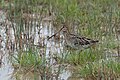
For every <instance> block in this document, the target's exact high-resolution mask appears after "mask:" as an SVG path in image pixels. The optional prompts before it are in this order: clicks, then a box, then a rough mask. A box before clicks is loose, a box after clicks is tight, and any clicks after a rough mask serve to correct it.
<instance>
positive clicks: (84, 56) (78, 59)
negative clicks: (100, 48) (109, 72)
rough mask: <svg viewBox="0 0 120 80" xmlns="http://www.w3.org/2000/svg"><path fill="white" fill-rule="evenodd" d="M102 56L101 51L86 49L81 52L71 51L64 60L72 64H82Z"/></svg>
mask: <svg viewBox="0 0 120 80" xmlns="http://www.w3.org/2000/svg"><path fill="white" fill-rule="evenodd" d="M101 58H102V55H101V53H98V52H96V51H93V50H92V49H88V50H85V51H82V52H78V51H72V52H71V53H70V54H69V55H67V57H66V61H67V62H68V63H70V64H72V65H84V64H86V63H88V62H94V61H96V60H99V59H101Z"/></svg>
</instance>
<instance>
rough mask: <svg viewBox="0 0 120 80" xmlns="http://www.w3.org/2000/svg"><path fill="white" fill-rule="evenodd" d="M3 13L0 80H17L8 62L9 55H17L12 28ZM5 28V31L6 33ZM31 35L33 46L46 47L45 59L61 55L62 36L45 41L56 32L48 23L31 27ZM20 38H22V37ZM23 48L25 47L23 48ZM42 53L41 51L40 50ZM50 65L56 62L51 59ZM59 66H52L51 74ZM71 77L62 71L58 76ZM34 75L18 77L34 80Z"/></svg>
mask: <svg viewBox="0 0 120 80" xmlns="http://www.w3.org/2000/svg"><path fill="white" fill-rule="evenodd" d="M5 16H6V15H5V13H4V12H2V11H0V23H1V25H0V63H1V64H0V80H17V78H16V77H15V76H13V75H12V74H13V72H14V71H15V69H14V68H13V67H12V64H11V63H10V61H9V55H10V54H11V53H12V54H13V53H17V50H16V48H15V47H17V45H15V43H16V42H15V36H14V33H15V32H14V30H13V27H11V26H10V25H11V22H10V21H8V20H7V19H6V17H5ZM6 28H7V31H6ZM31 30H32V31H31V33H30V34H31V35H30V37H32V40H33V45H34V46H39V45H40V46H43V47H44V46H46V51H45V53H46V58H49V57H50V54H51V55H54V54H56V53H57V54H60V53H63V42H64V40H63V35H62V34H61V33H60V35H58V36H56V37H53V38H51V39H50V40H47V37H49V36H51V35H53V34H54V32H56V31H57V29H56V30H55V28H54V27H53V26H52V25H51V23H50V22H45V23H42V24H40V26H33V27H32V29H31ZM22 37H24V36H23V35H22ZM24 48H25V47H24ZM41 51H42V49H41ZM50 63H51V64H56V61H55V60H53V59H52V58H51V59H50ZM57 66H59V65H57V64H56V65H53V66H52V69H53V72H54V71H55V70H58V67H57ZM14 73H15V72H14ZM70 75H71V72H70V71H69V70H64V69H63V70H62V73H60V74H59V76H58V77H59V78H58V79H59V80H67V79H68V77H69V76H70ZM34 77H35V76H34V74H33V73H27V74H26V76H24V74H23V75H22V74H21V75H20V76H19V79H20V80H34V79H35V78H34ZM40 79H41V78H40V76H39V74H37V77H36V80H40Z"/></svg>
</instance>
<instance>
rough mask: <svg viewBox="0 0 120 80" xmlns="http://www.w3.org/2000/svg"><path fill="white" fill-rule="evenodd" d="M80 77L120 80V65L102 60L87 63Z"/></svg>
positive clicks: (112, 61)
mask: <svg viewBox="0 0 120 80" xmlns="http://www.w3.org/2000/svg"><path fill="white" fill-rule="evenodd" d="M80 75H81V76H82V77H83V78H85V79H92V80H98V79H99V80H101V79H105V80H108V79H110V80H117V79H118V78H120V63H119V62H116V61H114V60H101V61H99V62H98V61H97V62H93V63H87V64H86V65H85V66H84V67H81V69H80Z"/></svg>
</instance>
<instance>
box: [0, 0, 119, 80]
mask: <svg viewBox="0 0 120 80" xmlns="http://www.w3.org/2000/svg"><path fill="white" fill-rule="evenodd" d="M1 8H2V9H3V11H5V12H6V14H7V19H6V20H5V23H7V21H9V22H10V23H11V24H9V25H8V24H7V25H5V26H4V27H5V28H6V29H5V31H6V34H8V33H9V32H8V31H9V28H11V27H12V28H13V30H14V37H15V42H11V45H13V46H15V49H16V52H17V54H16V53H15V54H12V57H11V62H12V65H13V67H14V69H15V70H20V71H21V72H22V71H25V72H30V71H31V72H38V73H40V74H42V75H43V76H44V77H43V78H45V77H46V76H47V75H49V77H50V75H52V70H51V65H48V64H47V63H46V61H47V59H46V57H45V55H46V51H44V53H45V55H42V56H41V55H40V52H39V51H38V50H39V49H40V48H41V47H40V48H38V49H36V46H35V45H34V41H35V39H34V35H35V34H36V33H39V34H38V36H40V38H42V37H44V36H42V37H41V35H40V31H39V32H37V31H36V27H37V29H38V30H39V29H41V26H42V28H43V27H44V25H43V24H44V23H47V22H49V23H50V24H51V25H53V28H56V27H57V29H58V28H59V29H60V28H61V27H62V26H63V25H66V26H67V27H68V28H69V29H70V32H71V33H75V34H78V35H82V36H86V37H88V38H90V39H94V40H99V43H98V44H97V45H96V46H95V47H94V48H89V49H86V50H83V51H82V52H81V51H77V50H71V49H69V50H68V51H67V50H66V52H61V55H60V56H59V55H57V54H56V55H57V56H55V57H54V58H56V63H57V64H64V63H65V64H66V63H67V64H70V65H72V66H74V67H76V66H80V67H79V68H80V71H79V72H80V76H81V77H84V78H85V79H89V78H91V79H93V80H94V79H101V78H102V79H108V78H109V79H117V78H118V76H120V72H119V71H120V70H119V69H120V64H119V63H118V62H117V61H113V60H110V61H106V60H107V59H108V58H109V57H108V56H106V54H107V55H109V53H112V54H114V52H116V53H117V54H120V51H119V50H120V48H119V45H120V43H119V42H120V39H119V35H120V33H119V29H120V28H119V25H120V22H119V21H120V10H119V8H120V1H118V0H0V9H1ZM49 18H50V19H49ZM47 26H49V25H47ZM53 28H52V29H53ZM43 31H44V30H43ZM32 33H33V34H32ZM51 34H52V32H51V33H50V35H51ZM60 35H61V34H60ZM7 36H8V35H7ZM8 37H9V36H8ZM64 37H65V36H64ZM9 41H10V40H7V42H6V43H9ZM40 42H42V41H41V40H40ZM51 43H52V42H51ZM61 43H62V42H61ZM24 45H25V46H26V50H24V48H25V47H23V46H24ZM54 45H56V44H54ZM6 46H7V44H6ZM31 46H32V47H33V46H35V48H33V49H32V48H31ZM59 47H60V46H59ZM116 48H117V49H116ZM43 49H45V47H44V48H43ZM53 51H54V50H53ZM110 51H111V52H110ZM112 51H113V52H112ZM13 52H14V51H13ZM67 52H68V53H67ZM10 55H11V54H10ZM51 55H52V53H51ZM52 56H53V55H52ZM117 57H119V56H117ZM110 58H113V57H110ZM101 59H104V60H102V61H101V62H100V60H101ZM98 63H99V64H98ZM76 68H77V67H76ZM78 70H79V69H78ZM47 73H48V74H47ZM59 73H60V72H59V71H58V74H59ZM57 77H58V76H57ZM43 78H42V79H43Z"/></svg>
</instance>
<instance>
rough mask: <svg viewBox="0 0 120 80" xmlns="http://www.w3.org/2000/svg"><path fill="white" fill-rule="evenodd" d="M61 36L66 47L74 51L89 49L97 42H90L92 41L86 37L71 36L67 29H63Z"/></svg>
mask: <svg viewBox="0 0 120 80" xmlns="http://www.w3.org/2000/svg"><path fill="white" fill-rule="evenodd" d="M63 35H64V38H65V43H66V46H69V47H71V48H74V49H79V50H83V49H86V48H89V47H90V46H92V45H94V44H96V43H97V42H99V41H98V40H92V39H89V38H86V37H82V36H78V35H75V34H71V33H70V32H69V31H68V28H67V27H64V28H63Z"/></svg>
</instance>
